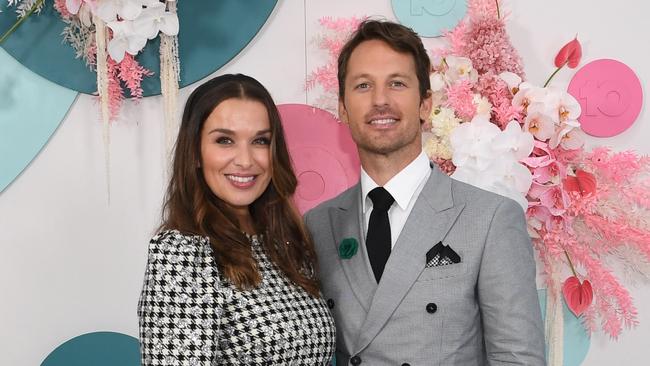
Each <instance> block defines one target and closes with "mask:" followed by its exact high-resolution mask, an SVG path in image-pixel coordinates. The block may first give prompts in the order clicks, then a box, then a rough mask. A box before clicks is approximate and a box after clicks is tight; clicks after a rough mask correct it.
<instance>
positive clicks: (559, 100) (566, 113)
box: [544, 88, 582, 124]
mask: <svg viewBox="0 0 650 366" xmlns="http://www.w3.org/2000/svg"><path fill="white" fill-rule="evenodd" d="M544 104H545V105H546V108H547V110H548V114H549V115H551V116H553V117H554V119H555V121H556V122H557V123H558V124H560V123H564V122H566V121H570V120H577V119H578V117H580V113H581V112H582V109H581V107H580V103H578V101H577V100H576V98H574V97H573V95H571V94H569V93H567V92H565V91H563V90H559V89H555V88H548V93H547V94H546V98H545V103H544Z"/></svg>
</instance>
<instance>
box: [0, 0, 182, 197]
mask: <svg viewBox="0 0 650 366" xmlns="http://www.w3.org/2000/svg"><path fill="white" fill-rule="evenodd" d="M8 5H9V6H15V8H16V13H17V15H18V20H17V22H16V23H15V24H14V26H13V27H11V28H10V29H9V30H8V31H7V32H6V33H5V34H3V35H2V36H1V37H0V43H1V42H2V41H3V40H4V39H6V38H7V37H8V36H9V35H10V34H11V33H12V32H14V31H15V30H16V29H17V28H18V27H19V26H20V25H21V24H22V23H23V22H24V21H25V19H27V18H28V17H29V16H30V15H32V14H33V13H35V12H39V11H40V9H42V7H43V6H53V7H54V9H55V10H56V11H57V12H58V13H59V15H60V16H61V20H62V21H63V22H64V23H65V24H66V26H65V27H64V29H63V32H62V38H63V41H64V42H66V43H68V44H69V45H70V46H71V47H72V48H73V49H74V50H75V56H76V57H77V58H82V59H83V60H84V61H85V62H86V65H88V67H89V68H90V69H91V70H93V71H95V72H96V74H97V94H98V97H99V104H100V114H101V119H102V123H103V142H104V149H105V156H106V173H107V174H106V179H107V184H108V187H109V188H108V192H109V197H110V184H109V182H110V153H109V151H110V150H109V144H110V128H109V125H110V122H111V121H112V120H115V119H116V118H117V116H118V114H119V111H120V108H121V105H122V102H123V101H124V99H125V98H126V97H127V92H128V97H131V98H133V99H136V100H137V99H140V98H142V95H143V90H142V86H141V85H142V80H143V78H145V77H150V76H153V72H151V71H150V70H148V69H146V68H145V67H143V66H142V65H140V63H139V62H138V61H137V60H136V58H135V57H136V55H137V54H138V53H139V52H140V51H142V49H144V47H145V46H146V44H147V42H148V41H149V40H152V39H155V38H157V37H159V36H160V84H161V91H162V94H163V104H164V111H165V134H166V142H167V151H168V152H169V151H171V146H172V145H173V142H172V136H173V134H174V130H175V124H176V122H175V118H176V115H177V113H176V112H177V111H176V109H177V106H176V105H177V103H176V101H177V97H178V82H179V76H180V62H179V58H178V38H177V35H178V32H179V21H178V16H177V14H176V1H175V0H169V1H166V0H164V1H160V0H53V2H52V3H51V4H47V3H46V2H45V0H9V2H8ZM109 199H110V198H109Z"/></svg>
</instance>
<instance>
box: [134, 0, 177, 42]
mask: <svg viewBox="0 0 650 366" xmlns="http://www.w3.org/2000/svg"><path fill="white" fill-rule="evenodd" d="M133 28H134V30H135V32H137V33H139V34H142V35H144V36H145V37H147V38H149V39H154V38H156V37H157V36H158V33H159V32H163V33H164V34H166V35H168V36H175V35H177V34H178V29H179V24H178V16H177V15H176V14H174V13H170V12H168V11H166V10H165V4H163V3H161V2H158V1H153V2H150V4H148V5H147V7H146V8H145V9H143V10H142V14H141V15H140V16H139V17H138V18H137V19H135V20H134V21H133Z"/></svg>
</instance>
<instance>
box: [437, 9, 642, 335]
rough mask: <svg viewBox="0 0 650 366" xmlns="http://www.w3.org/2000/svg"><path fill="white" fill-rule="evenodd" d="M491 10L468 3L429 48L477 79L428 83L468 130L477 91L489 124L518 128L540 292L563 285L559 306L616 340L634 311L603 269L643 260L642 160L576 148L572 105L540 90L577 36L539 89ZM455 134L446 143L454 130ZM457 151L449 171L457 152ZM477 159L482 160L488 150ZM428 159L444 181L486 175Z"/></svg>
mask: <svg viewBox="0 0 650 366" xmlns="http://www.w3.org/2000/svg"><path fill="white" fill-rule="evenodd" d="M498 3H499V2H498V1H485V0H470V1H469V3H468V7H469V12H468V16H467V17H466V18H465V19H464V20H463V21H462V22H461V23H460V24H459V25H458V26H457V27H456V28H455V29H453V30H451V31H449V32H448V33H447V40H448V41H449V43H450V45H449V47H448V48H445V49H442V50H434V51H433V55H434V57H443V59H446V58H448V57H455V58H458V57H465V58H467V59H469V60H470V61H471V65H469V66H465V67H466V68H467V67H468V68H471V69H473V70H476V72H477V73H478V77H477V79H476V81H475V82H473V81H470V80H467V79H466V80H463V81H462V82H454V81H453V80H450V78H446V77H445V76H444V75H446V73H448V70H445V68H444V67H443V68H440V67H435V66H434V70H433V73H434V75H435V74H441V75H443V76H442V77H441V76H435V78H442V79H443V80H447V83H448V84H450V85H448V86H447V88H446V89H444V90H443V91H442V92H438V93H439V94H440V95H437V96H436V100H439V101H441V102H440V103H441V105H443V106H445V107H448V108H451V109H452V110H453V111H454V113H455V116H456V117H458V118H459V119H461V120H462V123H461V126H462V125H463V124H465V123H476V122H474V120H472V116H473V114H472V109H471V108H470V104H469V103H468V100H469V97H468V95H472V94H478V95H479V96H481V97H484V98H486V99H487V100H488V101H489V103H490V105H491V111H490V116H491V118H490V122H492V123H493V124H495V125H497V126H498V127H499V128H501V129H502V130H504V132H505V129H506V126H512V125H509V123H510V122H511V121H516V122H517V123H518V125H519V126H520V127H521V129H522V131H524V132H528V133H530V134H532V136H534V147H533V149H532V152H531V153H530V154H529V155H528V156H527V157H524V158H522V159H521V160H520V161H519V162H520V163H521V164H523V165H525V166H526V167H527V168H528V170H529V171H530V173H531V174H532V182H531V183H530V185H529V187H528V188H527V190H526V192H525V194H524V195H525V201H524V202H527V206H528V207H527V210H526V215H527V219H528V230H529V233H530V235H531V238H532V240H533V245H534V247H535V249H536V250H537V252H538V254H539V258H540V261H541V263H542V264H543V265H544V273H546V274H547V275H548V276H546V281H547V286H548V287H549V288H555V289H557V288H560V287H562V290H563V294H564V298H565V302H566V303H567V305H568V306H569V308H570V309H571V310H572V311H573V312H574V313H575V314H576V315H577V316H581V317H582V319H583V320H584V323H585V325H586V326H587V328H588V329H589V330H596V329H597V328H598V323H599V322H600V328H601V329H602V330H603V331H604V332H606V333H607V334H609V335H610V336H612V337H614V338H615V337H617V336H618V335H619V334H620V333H621V331H622V330H623V328H624V327H632V326H634V325H635V324H636V323H637V310H636V308H635V307H634V304H633V302H632V299H631V297H630V294H629V292H628V291H627V289H626V288H625V287H624V286H623V284H622V283H621V282H620V281H619V280H618V279H617V278H616V276H615V275H614V273H613V271H612V269H611V268H609V265H608V263H609V260H608V258H611V257H615V258H619V259H621V260H622V261H623V264H624V265H632V266H633V265H634V263H635V259H634V258H632V257H633V256H639V255H641V256H642V257H643V260H644V261H645V262H650V219H649V210H650V179H649V178H648V173H649V172H650V158H647V157H640V156H638V155H636V154H635V153H633V152H622V153H612V152H611V150H609V149H608V148H604V147H599V148H595V149H593V150H592V151H585V150H584V148H583V142H584V138H585V137H584V134H583V132H582V131H581V130H580V123H579V121H578V118H579V116H580V113H581V111H580V104H579V103H578V102H577V100H576V99H575V98H574V97H573V96H571V95H569V94H568V93H566V92H564V91H563V90H559V89H556V88H553V87H550V86H547V85H548V84H549V83H550V81H551V79H552V77H553V76H554V75H555V73H557V72H558V71H559V70H560V69H562V68H563V67H564V66H567V67H569V68H575V67H577V66H578V64H579V63H580V59H581V56H582V50H581V46H580V42H579V41H578V40H577V38H575V39H573V40H572V41H570V42H569V43H567V44H566V45H565V46H564V47H562V49H561V50H560V51H559V52H558V54H557V55H556V57H555V60H554V64H555V66H556V68H557V69H556V70H555V72H554V73H553V74H552V75H551V77H549V79H548V80H547V81H546V83H545V84H544V86H543V87H537V86H535V85H532V84H530V83H528V82H525V81H523V80H522V78H523V76H524V73H523V67H522V64H521V58H520V57H519V55H518V54H517V52H516V50H515V49H514V47H513V46H512V45H511V44H510V41H509V39H508V36H507V34H506V32H505V23H504V19H503V18H502V17H500V15H499V10H498ZM491 4H495V5H497V7H493V6H492V5H491ZM441 64H442V65H444V64H445V63H444V62H442V63H441ZM432 80H433V79H432ZM434 93H436V92H435V91H434ZM434 125H435V121H434ZM509 128H511V127H509ZM457 130H458V132H457V131H456V130H454V131H452V132H451V134H452V136H454V134H458V133H460V132H461V129H457ZM465 130H466V129H465ZM456 138H457V139H458V137H456ZM491 143H493V142H491ZM455 148H456V147H454V146H452V150H453V152H452V155H453V157H452V159H450V160H451V162H452V163H453V164H455V163H456V162H457V160H456V158H457V156H461V154H464V152H463V151H456V150H455ZM483 154H484V155H485V154H490V152H489V149H485V150H483ZM482 158H483V159H486V158H488V157H487V156H483V157H482ZM431 160H432V161H434V162H436V163H437V164H439V165H440V166H441V167H442V168H443V170H445V171H447V172H454V173H453V174H452V177H455V178H456V179H461V180H464V181H467V182H470V183H473V184H476V182H477V181H480V180H479V179H478V176H479V174H480V175H481V176H483V177H484V176H485V174H486V173H485V172H476V173H475V174H476V176H472V175H468V174H462V175H459V174H458V170H457V168H456V169H454V168H451V167H450V166H449V161H450V160H447V159H442V158H441V157H439V156H431ZM492 169H493V168H492ZM484 188H486V189H490V190H493V191H495V192H497V193H501V194H504V193H503V192H500V191H498V190H496V189H491V188H490V187H484ZM562 268H564V270H562ZM558 270H559V271H562V273H566V277H564V278H565V279H566V280H565V281H564V285H563V286H561V285H560V284H558V283H555V282H554V280H553V278H555V277H554V276H551V273H554V272H557V271H558Z"/></svg>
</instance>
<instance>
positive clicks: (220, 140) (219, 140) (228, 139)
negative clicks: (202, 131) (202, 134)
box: [216, 136, 232, 145]
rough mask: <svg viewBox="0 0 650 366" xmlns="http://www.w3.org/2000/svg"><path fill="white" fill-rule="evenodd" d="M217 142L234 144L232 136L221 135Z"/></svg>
mask: <svg viewBox="0 0 650 366" xmlns="http://www.w3.org/2000/svg"><path fill="white" fill-rule="evenodd" d="M216 143H217V144H220V145H230V144H232V139H231V138H230V137H225V136H221V137H219V138H217V140H216Z"/></svg>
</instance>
